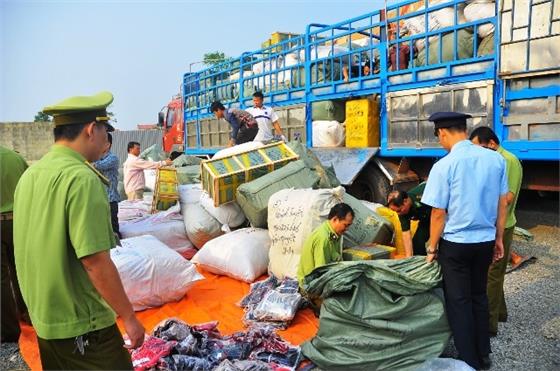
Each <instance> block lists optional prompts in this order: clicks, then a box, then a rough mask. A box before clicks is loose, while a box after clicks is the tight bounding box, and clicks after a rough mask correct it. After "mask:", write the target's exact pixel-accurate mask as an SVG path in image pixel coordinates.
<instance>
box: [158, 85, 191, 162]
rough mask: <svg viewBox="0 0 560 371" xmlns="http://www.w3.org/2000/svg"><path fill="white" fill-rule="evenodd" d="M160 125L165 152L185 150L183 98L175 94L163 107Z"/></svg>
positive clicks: (159, 118) (160, 114) (159, 120)
mask: <svg viewBox="0 0 560 371" xmlns="http://www.w3.org/2000/svg"><path fill="white" fill-rule="evenodd" d="M158 126H159V127H160V128H161V129H162V137H163V143H162V145H163V150H164V151H165V152H183V151H184V144H183V142H184V138H185V132H184V126H183V99H182V98H181V96H175V97H173V99H171V101H170V102H169V103H168V104H167V105H166V106H165V107H163V108H162V109H161V111H160V112H159V115H158Z"/></svg>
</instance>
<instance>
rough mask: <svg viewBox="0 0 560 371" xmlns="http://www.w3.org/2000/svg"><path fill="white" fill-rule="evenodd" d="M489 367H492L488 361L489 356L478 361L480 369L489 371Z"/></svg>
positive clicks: (490, 361) (489, 360)
mask: <svg viewBox="0 0 560 371" xmlns="http://www.w3.org/2000/svg"><path fill="white" fill-rule="evenodd" d="M490 367H492V360H491V359H490V356H484V357H482V359H481V360H480V369H481V370H490Z"/></svg>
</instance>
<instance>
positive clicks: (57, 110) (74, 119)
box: [43, 91, 114, 131]
mask: <svg viewBox="0 0 560 371" xmlns="http://www.w3.org/2000/svg"><path fill="white" fill-rule="evenodd" d="M112 102H113V94H111V93H110V92H108V91H103V92H100V93H97V94H95V95H88V96H75V97H70V98H66V99H64V100H62V101H60V102H58V103H56V104H53V105H50V106H47V107H45V108H43V112H44V113H46V114H48V115H51V116H53V119H54V125H55V126H61V125H76V124H84V123H88V122H92V121H97V122H100V123H104V124H106V125H108V127H109V129H110V130H109V131H113V130H114V128H113V126H112V125H110V124H109V117H108V116H107V106H108V105H109V104H111V103H112Z"/></svg>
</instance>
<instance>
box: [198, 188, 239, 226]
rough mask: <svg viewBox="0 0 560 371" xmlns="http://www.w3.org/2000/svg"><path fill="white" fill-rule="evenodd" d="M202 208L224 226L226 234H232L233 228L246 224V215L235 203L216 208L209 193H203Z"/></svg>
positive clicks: (201, 197) (201, 196) (201, 198)
mask: <svg viewBox="0 0 560 371" xmlns="http://www.w3.org/2000/svg"><path fill="white" fill-rule="evenodd" d="M200 206H202V207H203V208H204V210H206V211H207V212H208V214H210V215H212V216H213V217H214V218H215V219H216V220H217V221H218V222H220V224H222V230H223V231H224V232H226V233H227V232H231V228H235V227H239V226H240V225H241V224H243V222H245V214H244V213H243V210H241V207H239V204H238V203H237V202H235V201H232V202H228V203H227V204H223V205H220V206H218V207H215V206H214V200H212V199H211V198H210V196H209V195H208V193H206V192H202V194H201V195H200Z"/></svg>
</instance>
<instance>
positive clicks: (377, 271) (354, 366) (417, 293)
mask: <svg viewBox="0 0 560 371" xmlns="http://www.w3.org/2000/svg"><path fill="white" fill-rule="evenodd" d="M440 281H441V274H440V267H439V264H437V263H433V264H428V263H426V262H425V260H424V258H423V257H412V258H408V259H403V260H373V261H363V262H344V263H342V264H329V265H326V266H323V267H319V268H317V269H315V270H314V271H313V272H311V274H309V275H308V276H307V277H306V278H305V280H304V289H305V291H306V292H307V293H308V294H309V295H311V296H318V297H321V298H322V299H323V304H322V306H321V316H320V319H319V331H318V333H317V335H316V336H315V337H314V338H313V339H311V340H310V341H308V342H306V343H304V344H303V345H302V351H303V354H304V355H305V356H306V357H307V358H309V359H310V360H311V361H313V363H315V364H316V365H317V366H318V367H319V368H321V369H323V370H358V369H359V370H415V369H416V368H417V367H418V366H420V365H422V364H423V363H424V361H426V360H428V359H431V358H434V357H438V356H439V355H440V354H441V353H442V352H443V350H444V349H445V347H446V346H447V342H448V341H449V338H450V336H451V333H450V330H449V325H448V323H447V318H446V316H445V303H444V300H443V295H441V293H438V292H436V291H434V288H436V287H437V286H438V285H439V284H440Z"/></svg>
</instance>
